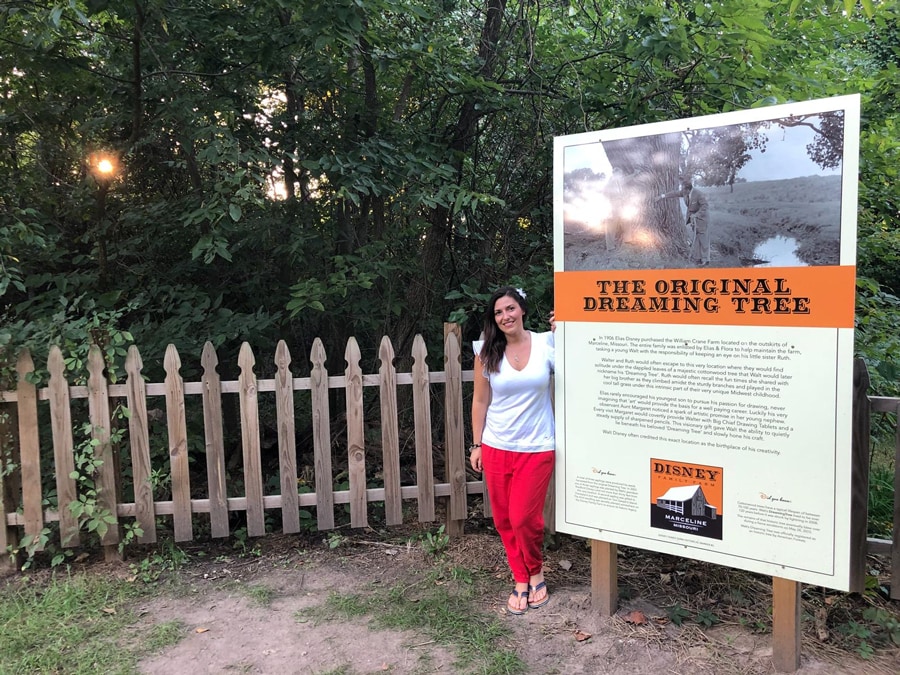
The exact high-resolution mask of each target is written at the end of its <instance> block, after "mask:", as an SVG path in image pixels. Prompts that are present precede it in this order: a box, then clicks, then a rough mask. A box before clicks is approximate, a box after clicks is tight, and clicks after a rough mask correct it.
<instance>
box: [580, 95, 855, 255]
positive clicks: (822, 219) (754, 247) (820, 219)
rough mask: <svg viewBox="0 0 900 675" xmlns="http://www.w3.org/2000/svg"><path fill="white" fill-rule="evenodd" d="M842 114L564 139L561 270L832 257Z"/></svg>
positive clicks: (835, 252) (838, 210) (838, 195)
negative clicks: (568, 142)
mask: <svg viewBox="0 0 900 675" xmlns="http://www.w3.org/2000/svg"><path fill="white" fill-rule="evenodd" d="M843 142H844V111H843V110H834V111H826V112H822V113H816V114H810V115H794V116H791V117H783V118H777V119H771V120H765V121H761V122H749V123H745V124H733V125H727V126H721V127H711V128H705V129H685V130H683V131H678V132H671V133H665V134H657V135H653V136H638V137H632V138H623V139H617V140H607V141H603V142H594V143H583V144H576V145H570V146H567V147H566V148H565V151H564V158H563V165H564V166H563V171H564V177H563V223H564V225H563V227H564V238H563V245H564V266H565V271H579V270H603V269H606V270H617V269H618V270H627V269H682V268H695V267H717V268H722V267H731V268H734V267H800V266H809V265H836V264H838V261H839V257H840V213H841V171H842V154H841V153H842V148H843Z"/></svg>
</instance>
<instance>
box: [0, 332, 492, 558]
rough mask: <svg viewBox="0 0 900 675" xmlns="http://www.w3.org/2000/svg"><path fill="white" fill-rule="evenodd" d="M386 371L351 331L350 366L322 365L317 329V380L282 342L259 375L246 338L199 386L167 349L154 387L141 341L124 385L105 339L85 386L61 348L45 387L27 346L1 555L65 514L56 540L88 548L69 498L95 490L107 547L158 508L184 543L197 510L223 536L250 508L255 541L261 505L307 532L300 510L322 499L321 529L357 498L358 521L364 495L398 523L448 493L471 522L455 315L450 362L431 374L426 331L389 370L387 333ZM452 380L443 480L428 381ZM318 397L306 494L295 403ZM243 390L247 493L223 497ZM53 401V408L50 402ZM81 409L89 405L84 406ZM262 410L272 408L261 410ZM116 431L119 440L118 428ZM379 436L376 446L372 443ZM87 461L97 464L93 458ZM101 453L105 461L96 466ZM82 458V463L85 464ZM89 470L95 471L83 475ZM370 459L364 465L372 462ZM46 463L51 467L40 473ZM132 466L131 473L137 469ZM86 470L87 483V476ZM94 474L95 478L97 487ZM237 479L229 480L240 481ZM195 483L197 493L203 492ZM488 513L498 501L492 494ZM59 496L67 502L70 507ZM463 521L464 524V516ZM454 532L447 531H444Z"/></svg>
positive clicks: (8, 434) (13, 412)
mask: <svg viewBox="0 0 900 675" xmlns="http://www.w3.org/2000/svg"><path fill="white" fill-rule="evenodd" d="M378 356H379V359H380V368H379V371H378V372H377V373H373V374H364V373H363V372H362V369H361V367H360V360H361V356H360V350H359V346H358V344H357V342H356V339H355V338H350V340H349V341H348V343H347V346H346V350H345V353H344V360H345V361H346V363H347V367H346V369H345V371H344V373H343V374H342V375H331V374H329V373H328V371H327V370H326V368H325V361H326V353H325V349H324V347H323V345H322V342H321V340H319V339H316V340H315V341H314V343H313V346H312V350H311V353H310V363H311V372H310V374H309V377H294V376H293V375H292V373H291V371H290V363H291V355H290V352H289V350H288V347H287V345H286V344H285V343H284V342H283V341H282V342H279V343H278V346H277V349H276V351H275V358H274V365H275V375H274V377H273V378H271V379H258V378H257V377H256V375H255V373H254V368H255V366H256V360H255V356H254V354H253V351H252V350H251V348H250V346H249V345H248V344H246V343H245V344H243V345H242V346H241V349H240V352H239V355H238V359H237V366H238V368H239V372H240V375H239V377H238V379H237V380H230V381H227V380H222V379H220V377H219V374H218V371H217V368H218V365H219V362H218V357H217V355H216V352H215V350H214V348H213V347H212V345H211V344H210V343H207V344H206V345H205V346H204V348H203V353H202V356H201V365H202V368H203V375H202V377H201V379H200V381H199V382H185V381H184V380H183V379H182V377H181V375H180V371H181V367H182V364H181V359H180V356H179V354H178V351H177V350H176V349H175V347H174V346H172V345H170V346H169V347H168V349H167V350H166V354H165V357H164V360H163V368H164V370H165V373H166V377H165V381H164V382H156V383H148V382H145V381H144V378H143V377H142V375H141V371H142V369H143V363H142V360H141V356H140V353H139V351H138V349H137V347H135V346H132V347H131V348H130V349H129V351H128V356H127V358H126V362H125V373H126V380H125V383H124V384H110V383H109V382H107V380H106V377H105V376H104V368H105V364H104V362H103V356H102V354H101V352H100V349H99V348H97V347H92V348H91V350H90V352H89V356H88V360H87V384H86V385H70V384H69V383H68V382H67V381H66V377H65V363H64V360H63V355H62V353H61V352H60V350H59V349H58V348H56V347H53V348H52V349H51V351H50V355H49V358H48V362H47V370H48V373H49V382H48V386H46V387H42V388H37V387H36V386H35V385H34V384H32V383H31V382H29V378H28V375H29V374H30V373H33V372H34V370H35V367H34V363H33V361H32V358H31V356H30V354H29V353H28V352H27V351H23V352H22V353H21V354H20V355H19V359H18V363H17V368H16V370H17V374H18V382H17V386H16V390H15V391H10V392H3V393H0V412H7V413H9V414H8V415H7V416H6V417H5V418H4V419H5V426H6V428H5V429H3V428H0V438H8V439H10V440H11V442H7V443H5V444H4V448H5V450H4V452H3V454H4V455H5V456H3V457H2V459H3V460H4V461H3V463H2V466H7V467H13V468H12V469H11V470H7V471H4V472H3V474H5V476H4V479H3V480H2V481H0V483H2V495H0V497H2V499H0V551H2V550H6V549H7V547H9V546H11V547H13V548H16V547H17V546H18V545H19V543H20V541H21V539H20V529H21V531H22V532H23V533H24V536H25V537H27V538H28V541H30V542H32V543H31V545H30V548H31V550H35V551H36V550H41V549H42V548H43V546H42V544H41V539H42V537H44V538H45V537H46V536H47V532H48V531H47V529H46V528H47V525H48V524H49V523H54V522H56V523H58V524H59V544H60V545H61V546H63V547H75V546H79V545H80V544H81V534H82V532H83V525H84V523H83V521H84V518H82V519H81V520H79V518H78V517H76V515H75V511H73V509H72V508H70V507H68V505H71V504H73V503H77V502H78V500H79V498H80V497H81V498H82V500H83V495H84V493H85V491H86V490H91V489H94V490H95V493H92V494H94V495H95V502H96V504H95V507H92V508H96V509H97V511H95V512H93V515H94V518H95V519H96V518H97V513H102V514H104V515H107V514H108V518H107V521H108V525H109V527H101V528H100V530H98V533H99V532H101V531H102V536H101V543H102V544H103V545H104V546H105V547H107V553H108V555H114V548H115V547H116V545H117V544H118V543H119V542H120V540H121V537H122V531H121V527H120V526H121V524H122V519H134V522H135V523H136V524H137V525H138V526H139V528H140V535H139V536H138V537H137V540H138V541H139V542H141V543H153V542H155V541H156V539H157V532H156V526H157V517H159V516H167V517H171V518H172V530H173V536H174V539H175V540H176V541H189V540H192V539H193V538H194V525H195V523H194V518H193V516H194V514H200V513H202V514H209V531H210V534H211V536H212V537H227V536H228V535H229V534H230V533H231V527H232V526H233V523H232V522H231V520H230V518H229V514H231V513H233V512H236V511H242V512H245V514H246V527H247V534H248V535H249V536H251V537H257V536H261V535H263V534H265V532H266V523H265V513H266V511H272V510H279V511H280V513H281V522H282V530H283V531H284V532H285V533H293V532H299V531H300V530H301V518H300V514H301V509H303V508H305V507H315V510H316V527H317V529H319V530H330V529H333V528H334V527H335V514H334V511H335V506H336V505H343V504H347V505H349V512H350V525H351V526H352V527H366V526H367V525H368V508H367V507H368V504H369V503H371V502H381V503H383V504H384V519H385V524H386V525H388V526H394V525H399V524H401V523H402V522H403V503H404V502H408V501H415V502H416V503H417V512H418V519H419V521H420V522H432V521H434V520H435V519H436V508H435V501H436V499H439V498H441V499H445V500H446V502H447V508H446V512H447V519H448V525H449V526H451V527H452V526H453V523H454V521H463V520H465V518H466V516H467V514H468V507H467V495H468V494H483V492H484V487H483V483H482V482H481V481H467V478H466V471H465V449H464V424H463V391H462V389H463V382H464V381H471V380H472V376H471V372H468V373H463V371H462V367H461V358H460V345H459V333H458V328H457V327H456V326H454V325H447V327H446V328H445V340H444V369H443V370H442V371H434V372H432V371H430V370H429V368H428V365H427V363H426V357H427V350H426V348H425V343H424V340H423V339H422V337H421V336H417V337H416V339H415V341H414V343H413V347H412V350H411V357H412V364H413V365H412V368H411V371H410V372H408V373H397V372H396V369H395V366H394V357H395V354H394V349H393V346H392V345H391V342H390V340H389V339H388V338H387V337H385V338H383V339H382V341H381V344H380V346H379V350H378ZM433 385H443V390H444V396H443V400H439V401H437V403H440V405H439V406H437V407H439V408H441V409H443V411H444V419H443V423H442V425H441V426H442V428H443V430H444V435H443V438H442V439H441V440H442V442H441V443H440V444H439V445H440V451H441V453H442V455H443V464H444V466H445V469H446V471H445V476H444V480H443V481H440V482H439V481H437V480H436V479H435V476H434V465H435V462H434V454H435V449H436V448H435V443H434V440H435V439H434V438H433V432H432V407H433V406H432V388H433ZM405 386H410V387H411V392H410V393H411V396H410V397H407V398H411V400H412V407H413V419H414V429H413V431H414V433H413V438H414V444H415V458H416V459H415V476H416V478H415V480H416V482H415V484H413V485H409V484H406V485H404V484H402V481H401V466H400V455H401V452H400V451H401V448H400V433H399V413H398V402H397V401H398V397H397V391H398V388H399V387H405ZM370 387H371V388H374V387H377V388H378V399H379V404H380V405H379V407H380V418H379V420H378V424H377V427H378V428H379V429H380V431H381V439H380V443H379V444H378V445H380V447H381V451H382V455H381V458H380V461H379V462H378V463H377V464H378V467H379V476H380V482H381V486H380V487H375V488H370V487H368V486H367V481H368V480H369V479H371V478H372V476H371V475H370V474H371V473H372V471H371V466H369V467H367V459H368V462H369V463H370V464H372V459H371V451H370V452H369V453H368V456H367V449H366V441H367V436H366V429H367V426H366V419H365V406H364V389H366V388H370ZM335 389H342V390H343V391H344V397H345V401H346V406H345V410H344V411H342V412H344V413H345V415H344V417H343V420H344V421H345V423H346V446H345V447H346V456H345V457H346V466H347V483H348V486H347V489H341V490H336V489H335V488H334V475H333V468H332V460H333V455H332V449H333V446H334V444H333V443H332V429H331V422H332V417H333V416H332V414H331V410H330V407H329V406H330V403H329V398H330V395H329V392H330V391H331V390H335ZM301 391H305V392H308V393H309V397H310V408H309V410H308V413H309V415H310V419H311V424H312V467H313V468H312V475H313V479H314V488H315V489H314V491H312V492H307V493H301V492H300V491H299V490H298V466H297V458H298V452H297V445H296V429H295V410H296V409H297V408H296V406H297V405H298V403H297V400H296V395H295V394H296V392H301ZM266 393H274V411H275V415H274V416H275V423H276V426H277V451H278V460H277V461H278V474H279V476H278V477H279V481H278V483H279V494H265V493H264V484H265V483H264V475H263V447H262V443H261V424H260V410H261V407H260V394H266ZM229 395H232V396H233V395H236V396H237V397H238V400H239V409H240V413H239V425H240V449H241V466H242V468H243V476H242V480H241V482H242V483H243V495H241V496H228V490H227V486H226V441H225V432H224V429H225V424H224V422H225V420H224V413H223V400H224V399H225V397H226V396H229ZM154 397H155V398H164V399H165V420H166V434H167V439H166V443H167V448H168V451H167V455H168V456H167V462H164V464H166V465H167V466H162V467H161V466H159V464H160V462H159V461H158V459H157V462H156V466H154V465H153V464H152V458H151V455H152V453H151V437H150V424H149V420H150V413H149V412H148V401H149V400H152V399H153V398H154ZM197 398H199V399H200V402H201V405H202V413H203V415H202V419H203V423H202V427H203V429H202V432H201V431H200V430H199V428H198V427H197V425H192V427H191V428H190V429H189V428H188V419H187V415H186V401H188V400H192V399H197ZM80 399H84V400H86V401H87V408H88V410H87V419H88V420H89V424H90V430H91V431H90V434H91V439H90V443H89V446H88V447H89V448H90V450H89V452H88V453H87V456H85V453H84V452H83V451H82V452H81V453H79V452H76V444H75V440H74V428H77V426H78V425H77V423H76V424H75V425H74V427H73V402H74V401H77V400H80ZM44 402H46V405H45V403H44ZM119 404H123V405H124V406H125V407H126V408H127V411H128V414H127V416H126V417H127V429H125V428H123V429H121V430H120V431H118V432H117V431H116V427H117V425H123V427H124V422H123V421H121V420H116V419H115V417H114V415H113V411H114V410H116V409H117V405H119ZM82 407H83V404H82ZM266 410H267V411H270V410H271V407H268V408H266ZM48 417H49V426H50V430H49V432H50V433H49V434H48V433H47V430H46V429H44V435H43V439H44V441H43V442H44V445H46V443H47V440H46V439H47V437H48V435H49V436H50V438H51V439H52V441H51V442H52V456H51V454H50V453H49V452H48V451H46V450H42V448H41V443H42V435H41V430H42V427H41V425H40V424H39V420H44V421H45V425H46V420H47V419H48ZM114 433H118V434H120V436H121V438H118V437H115V438H114V436H113V434H114ZM201 434H202V438H203V445H204V447H205V457H206V467H205V474H206V484H205V486H197V485H194V486H192V485H191V477H192V475H193V476H194V477H197V476H198V472H197V470H196V469H195V470H194V471H193V472H192V471H191V465H190V463H189V459H190V458H189V456H188V447H189V444H191V443H192V442H193V444H194V445H196V443H197V442H198V441H199V436H200V435H201ZM119 443H121V444H122V445H121V447H122V448H125V450H126V453H127V455H128V456H129V458H130V467H128V468H130V472H129V471H123V470H122V467H120V466H119V462H118V459H119V453H118V452H117V445H118V444H119ZM373 445H374V444H373ZM86 461H90V462H91V464H87V465H85V462H86ZM93 463H96V465H97V466H96V470H93V467H94V464H93ZM76 464H78V466H76ZM85 466H87V467H88V469H87V472H88V474H89V475H87V476H85V475H84V474H85ZM367 468H368V469H369V471H368V472H367ZM48 470H49V471H52V473H53V475H54V476H55V491H56V500H55V501H56V505H57V506H55V507H53V506H52V505H51V507H45V495H44V494H43V491H44V485H42V475H49V474H48V473H47V471H48ZM160 470H162V471H168V473H169V475H170V476H171V488H170V492H171V499H166V500H161V501H156V500H154V495H153V475H154V472H155V471H156V472H158V471H160ZM42 472H43V473H42ZM129 474H130V475H129ZM85 477H87V478H88V479H89V480H88V481H85V480H84V479H85ZM91 481H95V484H92V482H91ZM232 487H233V486H232ZM198 490H200V491H201V492H200V496H199V497H198ZM123 493H128V494H133V495H134V498H133V501H127V502H126V501H122V497H121V495H122V494H123ZM484 502H485V504H486V507H485V511H486V514H487V515H489V513H490V510H489V507H487V500H484ZM58 505H62V506H61V507H60V506H58ZM456 525H457V528H458V529H461V528H460V527H459V522H457V523H456ZM448 529H449V528H448Z"/></svg>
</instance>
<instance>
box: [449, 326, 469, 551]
mask: <svg viewBox="0 0 900 675" xmlns="http://www.w3.org/2000/svg"><path fill="white" fill-rule="evenodd" d="M459 339H460V328H459V326H458V325H457V324H455V323H445V324H444V372H445V373H446V385H445V387H444V402H445V403H444V437H445V443H444V458H445V471H446V477H447V482H448V483H450V503H449V505H448V508H447V517H446V527H445V531H446V533H447V535H448V536H450V537H458V536H462V534H463V531H464V528H465V523H466V516H467V515H468V505H467V503H466V449H465V436H464V432H463V404H462V400H463V399H462V363H461V362H460V347H459Z"/></svg>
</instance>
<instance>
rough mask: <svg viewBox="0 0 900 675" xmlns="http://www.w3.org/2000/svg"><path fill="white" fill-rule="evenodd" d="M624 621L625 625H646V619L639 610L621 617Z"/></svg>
mask: <svg viewBox="0 0 900 675" xmlns="http://www.w3.org/2000/svg"><path fill="white" fill-rule="evenodd" d="M622 618H623V619H625V623H631V624H634V625H635V626H643V625H644V624H645V623H647V617H646V616H645V615H644V613H643V612H642V611H640V610H637V609H636V610H634V611H632V612H628V614H626V615H625V616H623V617H622Z"/></svg>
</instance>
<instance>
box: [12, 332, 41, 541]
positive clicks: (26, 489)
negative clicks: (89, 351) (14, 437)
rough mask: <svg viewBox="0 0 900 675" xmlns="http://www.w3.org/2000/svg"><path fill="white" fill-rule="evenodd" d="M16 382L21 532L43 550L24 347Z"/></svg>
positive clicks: (29, 367)
mask: <svg viewBox="0 0 900 675" xmlns="http://www.w3.org/2000/svg"><path fill="white" fill-rule="evenodd" d="M16 371H17V372H18V374H19V385H18V387H16V394H17V399H18V407H19V457H20V458H21V462H22V512H23V514H24V516H25V536H26V537H31V543H30V544H29V547H28V548H29V549H30V550H32V551H43V550H44V547H43V545H42V544H41V532H42V531H43V529H44V514H43V510H42V508H41V447H40V441H39V439H38V419H37V387H35V386H34V384H32V383H31V382H29V381H28V375H30V374H31V373H33V372H34V361H32V359H31V354H30V353H29V352H28V350H27V349H23V350H22V352H21V353H20V354H19V362H18V364H17V366H16Z"/></svg>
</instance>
